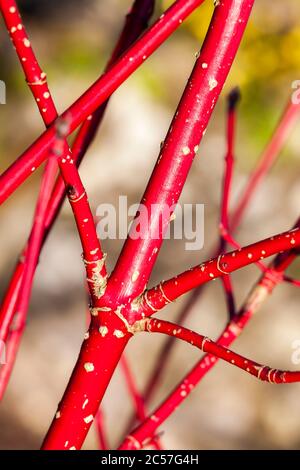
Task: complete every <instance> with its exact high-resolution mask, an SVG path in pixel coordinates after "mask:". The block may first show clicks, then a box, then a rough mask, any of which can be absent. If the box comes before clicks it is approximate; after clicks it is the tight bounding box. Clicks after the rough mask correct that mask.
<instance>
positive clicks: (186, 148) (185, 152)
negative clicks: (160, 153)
mask: <svg viewBox="0 0 300 470" xmlns="http://www.w3.org/2000/svg"><path fill="white" fill-rule="evenodd" d="M190 152H191V150H190V148H189V147H183V149H182V153H183V155H188V154H189V153H190Z"/></svg>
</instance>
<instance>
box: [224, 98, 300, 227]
mask: <svg viewBox="0 0 300 470" xmlns="http://www.w3.org/2000/svg"><path fill="white" fill-rule="evenodd" d="M299 116H300V104H294V103H292V102H291V100H290V98H289V101H288V104H287V106H286V109H285V110H284V112H283V115H282V117H281V119H280V121H279V124H278V126H277V128H276V130H275V132H274V134H273V136H272V139H271V140H270V142H269V144H268V145H267V147H266V149H265V151H264V153H263V154H262V157H261V158H260V160H259V162H260V163H259V165H258V167H257V168H256V169H255V171H254V172H253V174H252V176H251V178H250V180H249V181H248V184H247V186H246V188H245V190H244V191H243V193H242V197H240V198H239V202H238V204H237V206H236V208H235V210H234V213H233V215H232V218H231V226H230V229H231V231H232V230H234V229H235V228H236V227H237V226H238V225H239V222H240V220H241V217H242V215H243V214H244V212H245V209H246V206H248V205H249V200H250V198H251V197H252V195H253V194H254V192H255V190H256V188H257V187H258V185H259V184H260V182H261V181H262V179H263V178H264V177H265V175H266V174H267V173H268V172H269V170H270V168H271V167H272V166H273V165H274V163H275V161H276V158H277V157H278V155H279V154H280V152H281V150H282V148H283V146H284V144H285V142H286V141H287V138H288V136H289V135H290V133H291V131H292V129H293V127H294V126H295V123H296V121H297V120H298V119H299Z"/></svg>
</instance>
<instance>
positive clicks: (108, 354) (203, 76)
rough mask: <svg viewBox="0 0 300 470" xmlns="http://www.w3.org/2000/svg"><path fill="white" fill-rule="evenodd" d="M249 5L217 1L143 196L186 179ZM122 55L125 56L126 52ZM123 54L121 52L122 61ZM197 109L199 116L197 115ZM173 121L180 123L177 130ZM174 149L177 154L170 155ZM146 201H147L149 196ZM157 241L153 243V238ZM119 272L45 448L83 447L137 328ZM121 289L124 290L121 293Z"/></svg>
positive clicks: (167, 195) (167, 194) (97, 311)
mask: <svg viewBox="0 0 300 470" xmlns="http://www.w3.org/2000/svg"><path fill="white" fill-rule="evenodd" d="M179 3H180V2H178V4H179ZM186 3H188V2H186ZM252 5H253V0H228V1H221V2H220V5H219V6H218V7H217V8H216V9H215V14H214V17H213V20H212V23H211V26H210V28H209V33H208V36H207V39H206V41H205V44H204V46H203V49H202V52H201V55H200V57H199V59H198V60H197V64H196V66H195V69H194V72H193V74H192V80H191V81H190V83H189V85H190V89H189V90H188V89H186V91H185V94H184V98H183V99H182V101H181V103H180V105H179V108H178V109H180V114H179V115H178V118H177V120H175V123H173V124H174V128H173V130H172V131H171V132H170V133H169V136H168V138H167V141H166V144H165V146H164V149H165V152H170V157H171V160H172V164H173V166H170V165H168V164H167V162H166V160H165V159H164V160H163V159H162V160H161V162H160V163H159V162H158V163H157V165H156V168H155V171H154V173H153V174H152V177H151V181H150V183H149V185H148V192H147V190H146V194H147V195H148V196H149V198H150V200H152V201H153V200H155V201H158V202H162V201H163V200H165V201H167V202H170V205H171V204H172V203H174V202H175V201H176V200H177V198H178V197H179V194H180V191H181V186H182V184H183V182H184V181H185V179H186V176H187V172H188V169H189V168H190V165H191V162H192V159H193V157H194V155H195V153H196V149H195V148H194V147H195V146H196V145H197V138H198V141H199V135H196V136H194V137H193V136H191V135H190V132H191V129H194V130H195V129H196V130H197V131H198V134H199V133H200V137H201V132H203V131H204V130H205V128H206V125H207V123H208V118H207V117H205V116H204V115H205V114H207V115H208V116H210V114H211V112H212V107H213V106H214V104H215V101H216V99H217V97H218V96H219V94H220V92H221V89H222V86H223V83H224V81H225V79H226V77H227V74H228V72H229V69H230V66H231V64H232V62H233V59H234V57H235V54H236V52H237V49H238V46H239V44H240V41H241V38H242V35H243V32H244V29H245V27H246V23H247V20H248V18H249V15H250V11H251V7H252ZM161 21H162V20H161ZM212 31H213V32H212ZM146 36H147V33H146ZM144 38H145V36H144ZM138 43H139V41H138V42H137V43H136V45H135V46H134V47H136V46H137V44H138ZM125 56H127V55H126V54H125ZM125 56H123V59H124V57H125ZM123 59H122V60H123ZM134 61H135V59H134V58H133V60H132V62H134ZM203 64H205V66H203ZM206 64H207V67H206ZM205 67H206V68H205ZM191 86H192V88H191ZM194 87H197V88H199V90H198V93H200V94H199V97H198V101H197V100H196V105H195V103H193V102H190V99H189V98H191V97H193V98H194V97H195V96H194V89H193V88H194ZM192 110H193V113H192ZM197 111H198V116H196V112H197ZM200 112H201V115H200ZM183 116H185V118H186V119H189V118H191V119H192V126H191V127H190V126H189V125H187V129H186V130H185V132H187V134H186V137H184V136H182V129H181V127H182V122H183ZM197 117H198V118H199V119H200V121H199V125H198V126H197V125H196V123H195V120H196V119H197ZM186 119H185V120H186ZM177 122H178V123H181V126H180V128H179V124H177ZM186 124H188V123H186ZM170 136H173V137H174V138H175V136H176V138H177V137H183V138H181V141H180V147H179V148H178V145H177V143H176V141H173V139H172V138H171V137H170ZM185 144H186V146H188V151H187V148H185V146H183V145H185ZM174 151H175V155H174V156H173V152H174ZM183 162H184V163H183ZM159 167H161V168H163V169H164V174H162V172H161V170H160V168H159ZM158 176H159V177H160V183H162V182H164V188H163V190H162V187H161V184H160V185H159V186H158V183H159V178H157V177H158ZM171 184H174V185H175V186H176V187H177V192H176V191H175V192H174V191H172V188H171V187H170V186H171ZM169 185H170V186H169ZM149 188H152V191H155V193H154V194H151V193H149ZM158 191H159V192H161V194H162V198H160V197H159V198H158V194H157V192H158ZM143 202H144V201H143ZM146 203H147V204H148V200H147V201H146ZM155 223H157V221H155ZM147 242H148V245H147V249H149V246H150V245H151V244H152V243H153V242H152V240H149V239H147ZM155 243H157V241H156V242H155ZM159 243H161V241H159ZM126 246H128V247H130V246H131V243H130V239H129V242H128V244H127V245H125V248H126ZM123 253H124V251H123ZM153 255H154V256H155V254H153ZM139 256H140V257H141V259H142V258H143V256H144V254H143V253H140V255H139ZM148 257H149V255H148ZM121 259H122V255H121ZM123 260H124V258H123ZM135 262H137V260H136V258H135V260H133V262H131V264H130V267H131V270H132V266H136V264H135ZM148 264H149V265H150V268H149V267H148ZM152 264H153V263H152V261H150V262H149V259H148V258H147V259H146V260H144V265H143V269H144V270H145V275H144V273H143V274H142V273H136V271H134V273H133V275H132V277H131V285H130V288H129V292H130V290H131V289H132V283H135V281H137V282H136V284H135V285H134V289H133V290H132V293H133V292H134V291H138V287H139V288H140V287H141V286H142V284H143V283H145V280H146V279H147V277H148V276H149V274H150V272H151V268H152ZM117 266H118V264H117ZM121 266H122V270H124V262H123V263H122V265H121ZM127 268H128V263H127ZM117 270H118V267H117V269H116V271H115V274H114V275H113V276H112V281H111V286H112V287H111V288H110V285H109V284H108V287H107V290H106V292H105V294H104V295H103V296H102V297H101V298H100V300H99V302H97V303H96V304H95V307H94V309H93V311H92V313H93V314H94V316H93V320H92V323H91V327H90V332H89V337H88V338H87V340H86V341H85V343H84V345H83V346H82V349H81V352H80V355H79V358H78V361H77V364H76V366H75V368H74V371H73V374H72V377H71V379H70V382H69V384H68V387H67V389H66V392H65V394H64V397H63V398H62V401H61V404H60V407H59V419H54V420H53V422H52V425H51V427H50V429H49V432H48V434H47V436H46V438H45V441H44V445H43V448H44V449H63V448H64V446H65V443H66V442H68V444H67V445H68V446H70V447H72V448H73V447H76V448H80V447H81V445H82V443H83V440H84V438H85V436H86V434H87V432H88V430H89V427H90V425H91V422H92V421H93V418H94V416H95V412H96V410H97V408H98V406H99V403H100V401H101V399H102V396H103V394H104V392H105V390H106V387H107V385H108V383H109V381H110V378H111V375H112V373H113V371H114V369H115V367H116V365H117V363H118V361H119V359H120V356H121V354H122V351H123V349H124V347H125V346H126V344H127V342H128V340H129V339H130V337H131V336H132V333H134V332H135V330H132V328H133V327H132V326H131V322H135V320H136V319H137V318H138V313H137V312H135V313H133V314H132V311H131V310H130V312H128V314H127V313H126V309H124V306H123V305H122V302H120V298H122V299H124V293H126V295H130V293H129V292H128V291H126V288H125V292H124V289H123V287H121V286H123V285H124V284H125V285H126V279H128V271H127V270H126V273H125V276H124V278H122V279H119V283H118V284H116V282H115V280H116V278H117V275H116V272H118V271H117ZM139 274H141V275H139ZM143 288H144V285H143V287H142V289H141V290H143ZM120 292H121V293H122V295H121V296H120ZM128 315H129V316H128ZM130 315H131V316H130ZM129 317H130V318H129ZM99 333H100V334H99ZM97 351H101V355H100V354H97ZM99 356H101V357H99ZM90 364H92V366H90ZM84 365H86V366H87V368H88V369H92V370H91V371H90V372H91V373H85V371H84V369H85V367H84ZM85 397H87V398H88V400H89V402H88V406H87V409H86V410H84V411H82V403H83V402H84V400H85ZM86 412H88V415H86V414H85V413H86ZM70 422H72V423H73V425H72V427H70Z"/></svg>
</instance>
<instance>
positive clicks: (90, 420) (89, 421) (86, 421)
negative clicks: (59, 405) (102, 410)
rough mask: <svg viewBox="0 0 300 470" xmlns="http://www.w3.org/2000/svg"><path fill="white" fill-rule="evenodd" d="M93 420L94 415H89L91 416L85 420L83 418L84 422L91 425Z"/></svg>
mask: <svg viewBox="0 0 300 470" xmlns="http://www.w3.org/2000/svg"><path fill="white" fill-rule="evenodd" d="M93 420H94V416H93V415H89V416H86V417H85V418H83V421H84V422H85V423H86V424H89V423H91V422H92V421H93Z"/></svg>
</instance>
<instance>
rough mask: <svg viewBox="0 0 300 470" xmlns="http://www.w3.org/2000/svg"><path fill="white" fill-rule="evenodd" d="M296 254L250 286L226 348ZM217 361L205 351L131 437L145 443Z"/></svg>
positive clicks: (227, 332) (222, 340)
mask: <svg viewBox="0 0 300 470" xmlns="http://www.w3.org/2000/svg"><path fill="white" fill-rule="evenodd" d="M296 226H299V221H297V223H296V225H295V227H296ZM296 256H297V254H296V253H295V251H294V250H292V251H289V252H286V253H284V254H279V255H277V256H276V258H275V260H274V262H273V263H272V265H271V266H270V268H269V270H268V271H267V272H266V273H264V274H263V276H262V277H261V278H260V280H259V281H258V282H257V283H256V284H255V286H254V287H253V289H252V290H251V292H250V294H249V295H248V297H247V299H246V301H245V303H244V305H243V306H242V308H241V309H240V311H239V312H238V314H236V315H235V316H234V317H233V318H232V319H231V320H230V321H229V323H228V324H227V326H226V327H225V329H224V331H223V332H222V334H221V335H220V337H219V339H218V340H217V344H218V345H220V346H223V347H225V348H227V347H229V346H230V345H231V344H232V343H233V342H234V341H235V339H236V338H238V337H239V336H240V334H241V333H242V332H243V330H244V328H245V327H246V326H247V324H248V322H249V321H250V320H251V318H252V317H253V315H254V314H257V313H258V312H259V310H260V309H261V306H262V304H263V303H264V302H265V301H266V299H267V298H268V296H269V295H270V294H271V293H272V292H273V289H274V288H275V287H276V285H277V284H278V283H280V282H282V280H283V273H284V271H285V270H286V269H287V268H288V267H289V266H290V264H291V263H292V262H293V261H294V259H295V257H296ZM216 363H217V358H216V356H215V355H213V354H206V355H205V356H204V357H203V358H201V359H200V361H198V363H197V364H196V365H195V366H194V367H193V369H192V370H191V371H190V372H189V373H188V374H187V375H186V376H185V377H184V379H183V380H182V381H181V382H180V383H179V384H178V385H177V386H176V387H175V389H174V390H173V391H172V392H171V393H170V395H169V396H168V397H167V398H166V399H165V400H164V401H163V402H162V403H161V404H160V405H159V406H158V408H157V409H156V410H155V411H154V412H153V413H152V414H151V415H150V416H149V417H148V418H147V419H146V420H144V421H143V423H141V424H140V426H138V428H136V429H135V430H134V431H133V432H132V435H133V436H135V439H133V440H132V439H131V441H133V442H135V443H139V445H140V446H142V443H143V442H145V441H148V440H149V439H150V438H151V436H153V435H155V433H156V432H157V429H158V428H159V426H161V424H162V423H163V422H164V421H165V420H166V419H167V418H168V417H169V416H170V415H171V414H172V413H173V412H174V411H175V410H176V409H177V408H178V407H179V406H180V404H181V403H182V402H183V401H185V400H186V399H187V398H188V396H189V395H190V393H191V392H192V390H193V389H194V388H195V387H196V386H197V385H198V384H199V382H200V381H201V380H202V379H203V378H204V377H205V375H206V374H207V373H208V372H209V371H210V370H211V369H212V367H214V365H215V364H216ZM187 384H188V386H187ZM126 442H127V444H126ZM125 445H128V440H127V441H125Z"/></svg>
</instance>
